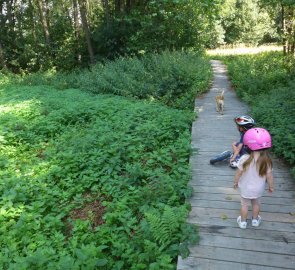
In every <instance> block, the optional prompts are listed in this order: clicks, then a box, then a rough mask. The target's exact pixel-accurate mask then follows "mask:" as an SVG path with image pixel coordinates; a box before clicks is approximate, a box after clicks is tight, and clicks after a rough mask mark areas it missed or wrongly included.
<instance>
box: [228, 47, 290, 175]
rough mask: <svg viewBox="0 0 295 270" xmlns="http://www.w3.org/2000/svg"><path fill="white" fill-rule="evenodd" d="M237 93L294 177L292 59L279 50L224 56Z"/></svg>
mask: <svg viewBox="0 0 295 270" xmlns="http://www.w3.org/2000/svg"><path fill="white" fill-rule="evenodd" d="M223 60H224V61H225V63H226V64H227V65H228V71H229V75H230V77H231V80H232V83H233V86H234V87H235V89H236V91H237V94H238V95H239V96H240V97H241V98H242V99H244V100H245V101H246V102H248V104H249V105H250V107H251V111H252V115H253V117H254V118H255V120H257V122H258V124H259V125H260V126H263V127H265V128H267V129H268V130H269V131H270V133H271V135H272V138H273V151H274V152H275V153H276V154H277V155H278V156H281V157H283V158H284V159H285V160H286V161H287V162H288V163H289V164H290V165H291V171H292V173H293V176H295V167H294V166H295V92H294V87H295V79H294V78H295V61H294V58H288V57H285V56H283V54H282V53H279V52H271V53H261V54H257V55H240V56H230V57H224V58H223Z"/></svg>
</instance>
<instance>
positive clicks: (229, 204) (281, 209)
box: [191, 199, 295, 216]
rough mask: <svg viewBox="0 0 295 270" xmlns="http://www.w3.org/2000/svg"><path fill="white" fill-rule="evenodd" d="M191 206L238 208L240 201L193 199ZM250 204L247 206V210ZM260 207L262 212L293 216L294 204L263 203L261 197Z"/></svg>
mask: <svg viewBox="0 0 295 270" xmlns="http://www.w3.org/2000/svg"><path fill="white" fill-rule="evenodd" d="M191 205H192V206H193V207H203V208H216V209H232V210H237V209H240V206H241V203H240V200H238V201H218V200H217V201H216V200H193V201H191ZM250 209H251V206H250V207H249V210H250ZM261 209H263V211H264V212H270V213H271V212H276V213H285V214H289V213H291V214H294V216H295V205H294V204H293V205H281V204H280V205H275V204H265V203H264V202H263V199H262V204H261ZM293 211H294V212H293Z"/></svg>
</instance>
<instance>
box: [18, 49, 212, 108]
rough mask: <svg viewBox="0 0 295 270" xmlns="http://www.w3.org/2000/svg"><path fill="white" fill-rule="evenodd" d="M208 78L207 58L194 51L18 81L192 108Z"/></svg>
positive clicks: (54, 73) (122, 59) (165, 54)
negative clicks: (197, 93)
mask: <svg viewBox="0 0 295 270" xmlns="http://www.w3.org/2000/svg"><path fill="white" fill-rule="evenodd" d="M210 80H211V70H210V65H209V62H208V59H206V58H204V57H200V55H199V54H196V53H185V52H173V53H171V52H168V51H166V52H163V53H161V54H148V55H145V56H143V57H141V58H137V57H133V58H119V59H117V60H115V61H108V62H106V63H105V64H97V65H95V66H93V67H92V68H91V70H88V69H84V70H77V71H76V72H71V73H59V72H53V71H51V72H47V73H41V74H40V73H36V74H31V75H29V76H24V77H23V78H22V79H21V81H20V83H21V84H23V85H44V84H46V85H52V86H54V87H55V88H57V89H66V88H69V87H73V88H79V89H83V90H85V91H90V92H92V93H100V94H101V93H103V94H115V95H120V96H125V97H135V98H138V99H148V100H151V101H152V100H158V101H160V102H161V103H164V104H166V105H168V106H170V107H174V108H179V109H188V110H193V108H194V97H195V96H196V90H197V91H204V90H206V89H207V86H208V84H209V81H210Z"/></svg>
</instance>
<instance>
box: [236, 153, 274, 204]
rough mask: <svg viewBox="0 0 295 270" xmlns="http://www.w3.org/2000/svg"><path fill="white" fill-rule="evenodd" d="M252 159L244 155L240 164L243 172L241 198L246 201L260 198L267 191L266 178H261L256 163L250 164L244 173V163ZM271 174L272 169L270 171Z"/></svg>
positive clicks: (240, 182)
mask: <svg viewBox="0 0 295 270" xmlns="http://www.w3.org/2000/svg"><path fill="white" fill-rule="evenodd" d="M249 157H250V155H247V154H246V155H243V156H242V157H241V159H240V160H239V162H238V169H239V170H241V171H242V172H243V173H242V176H241V177H240V179H239V188H240V191H241V196H242V197H243V198H246V199H257V198H260V197H261V196H262V194H263V192H264V190H265V182H266V176H263V177H261V176H259V173H258V171H257V169H256V162H255V160H254V159H253V161H252V162H251V163H250V165H249V167H248V168H247V170H246V171H243V163H244V162H245V161H246V160H247V159H248V158H249ZM269 172H271V169H270V171H269Z"/></svg>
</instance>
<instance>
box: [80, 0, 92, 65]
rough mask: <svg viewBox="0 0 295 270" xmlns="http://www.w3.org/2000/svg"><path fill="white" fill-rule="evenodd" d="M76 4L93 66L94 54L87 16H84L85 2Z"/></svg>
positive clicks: (82, 0)
mask: <svg viewBox="0 0 295 270" xmlns="http://www.w3.org/2000/svg"><path fill="white" fill-rule="evenodd" d="M78 3H79V7H80V15H81V21H82V26H83V31H84V34H85V38H86V42H87V48H88V53H89V58H90V63H91V64H93V63H94V53H93V48H92V44H91V39H90V31H89V27H88V22H87V16H86V3H85V0H78Z"/></svg>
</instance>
